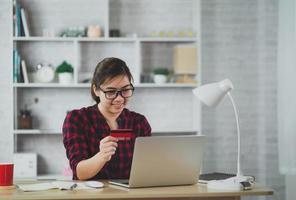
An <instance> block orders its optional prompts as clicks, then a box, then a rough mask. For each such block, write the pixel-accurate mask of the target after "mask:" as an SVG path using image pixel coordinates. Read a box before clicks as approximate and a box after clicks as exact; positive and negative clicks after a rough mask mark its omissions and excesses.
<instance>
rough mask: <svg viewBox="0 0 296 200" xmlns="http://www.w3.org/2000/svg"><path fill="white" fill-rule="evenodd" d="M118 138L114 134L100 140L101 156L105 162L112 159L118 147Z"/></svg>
mask: <svg viewBox="0 0 296 200" xmlns="http://www.w3.org/2000/svg"><path fill="white" fill-rule="evenodd" d="M117 142H118V139H117V138H115V137H112V136H107V137H105V138H103V139H102V140H101V141H100V152H99V156H100V157H101V159H102V160H103V161H104V162H108V161H109V160H111V158H112V156H113V155H114V154H115V151H116V149H117Z"/></svg>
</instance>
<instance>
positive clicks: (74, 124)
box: [63, 110, 89, 179]
mask: <svg viewBox="0 0 296 200" xmlns="http://www.w3.org/2000/svg"><path fill="white" fill-rule="evenodd" d="M81 124H83V118H82V116H81V115H80V114H79V111H78V110H74V111H71V112H70V113H68V114H67V116H66V118H65V121H64V125H63V142H64V146H65V149H66V154H67V157H68V159H69V161H70V167H71V169H72V172H73V178H74V179H77V174H76V167H77V164H78V163H79V162H80V161H81V160H85V159H87V158H88V157H89V155H88V150H87V149H88V146H87V139H86V135H85V133H84V130H83V128H82V127H81Z"/></svg>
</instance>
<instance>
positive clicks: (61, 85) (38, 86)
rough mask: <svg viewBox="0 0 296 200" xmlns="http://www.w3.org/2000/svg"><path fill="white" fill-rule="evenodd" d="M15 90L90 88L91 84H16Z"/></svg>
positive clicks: (14, 85)
mask: <svg viewBox="0 0 296 200" xmlns="http://www.w3.org/2000/svg"><path fill="white" fill-rule="evenodd" d="M13 87H14V88H89V87H90V83H78V84H69V85H68V84H60V83H14V84H13Z"/></svg>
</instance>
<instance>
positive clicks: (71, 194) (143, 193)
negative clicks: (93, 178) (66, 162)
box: [0, 182, 273, 200]
mask: <svg viewBox="0 0 296 200" xmlns="http://www.w3.org/2000/svg"><path fill="white" fill-rule="evenodd" d="M105 184H106V185H105V187H104V188H102V189H90V190H73V191H71V190H67V191H65V190H64V191H61V190H58V189H53V190H46V191H38V192H23V191H21V190H20V189H12V190H0V199H1V200H2V199H5V200H10V199H24V200H28V199H30V200H37V199H38V200H45V199H53V200H61V199H141V200H148V199H162V200H173V199H174V200H175V199H187V200H189V199H190V200H193V199H208V200H214V199H216V200H217V199H220V200H226V199H232V200H239V199H240V197H241V196H251V195H252V196H254V195H256V196H257V195H272V194H273V191H272V190H271V189H268V188H265V187H259V186H256V187H255V188H254V189H252V190H249V191H241V192H221V191H217V190H207V187H206V186H205V185H201V184H197V185H189V186H173V187H150V188H137V189H127V188H123V187H119V186H113V185H108V184H107V183H106V182H105Z"/></svg>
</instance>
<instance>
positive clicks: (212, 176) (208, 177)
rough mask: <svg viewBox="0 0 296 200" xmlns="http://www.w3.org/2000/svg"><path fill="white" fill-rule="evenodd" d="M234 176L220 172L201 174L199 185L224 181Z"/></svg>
mask: <svg viewBox="0 0 296 200" xmlns="http://www.w3.org/2000/svg"><path fill="white" fill-rule="evenodd" d="M234 176H236V175H235V174H228V173H221V172H213V173H208V174H201V175H200V176H199V180H198V182H199V183H208V182H209V181H213V180H224V179H228V178H231V177H234Z"/></svg>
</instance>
